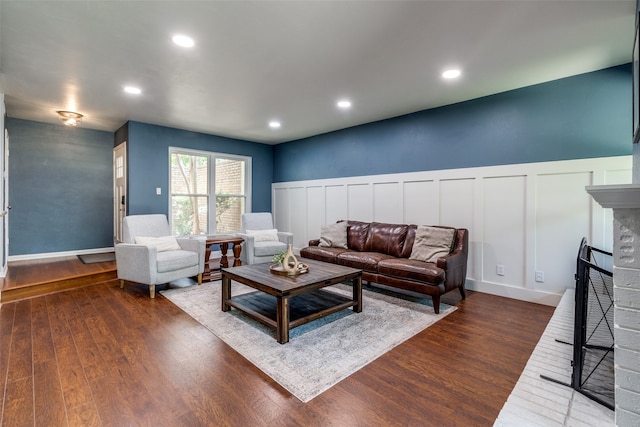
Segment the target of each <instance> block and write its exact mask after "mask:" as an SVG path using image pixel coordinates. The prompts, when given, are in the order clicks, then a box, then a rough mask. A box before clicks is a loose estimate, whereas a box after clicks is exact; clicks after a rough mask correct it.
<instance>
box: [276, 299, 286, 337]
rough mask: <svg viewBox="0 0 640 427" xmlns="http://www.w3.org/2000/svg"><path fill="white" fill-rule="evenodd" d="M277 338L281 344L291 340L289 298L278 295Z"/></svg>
mask: <svg viewBox="0 0 640 427" xmlns="http://www.w3.org/2000/svg"><path fill="white" fill-rule="evenodd" d="M277 301H278V304H277V308H276V339H277V340H278V342H279V343H280V344H285V343H288V342H289V298H282V297H277Z"/></svg>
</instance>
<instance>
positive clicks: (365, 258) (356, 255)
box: [336, 250, 393, 273]
mask: <svg viewBox="0 0 640 427" xmlns="http://www.w3.org/2000/svg"><path fill="white" fill-rule="evenodd" d="M390 258H393V257H392V256H390V255H385V254H381V253H378V252H357V251H351V250H348V251H345V252H342V253H341V254H339V255H338V256H337V257H336V263H337V264H340V265H344V266H345V267H352V268H358V269H360V270H366V271H372V272H374V273H375V272H377V271H378V263H379V262H380V261H381V260H385V259H390Z"/></svg>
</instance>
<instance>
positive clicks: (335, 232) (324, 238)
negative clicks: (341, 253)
mask: <svg viewBox="0 0 640 427" xmlns="http://www.w3.org/2000/svg"><path fill="white" fill-rule="evenodd" d="M348 226H349V223H348V222H347V221H342V222H336V223H335V224H330V225H323V226H322V228H321V229H320V243H319V246H324V247H325V248H344V249H347V227H348Z"/></svg>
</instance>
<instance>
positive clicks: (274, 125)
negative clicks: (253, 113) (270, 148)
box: [269, 120, 281, 129]
mask: <svg viewBox="0 0 640 427" xmlns="http://www.w3.org/2000/svg"><path fill="white" fill-rule="evenodd" d="M280 126H281V125H280V122H278V121H275V120H272V121H270V122H269V127H270V128H271V129H278V128H279V127H280Z"/></svg>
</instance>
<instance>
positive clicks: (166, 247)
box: [136, 236, 182, 252]
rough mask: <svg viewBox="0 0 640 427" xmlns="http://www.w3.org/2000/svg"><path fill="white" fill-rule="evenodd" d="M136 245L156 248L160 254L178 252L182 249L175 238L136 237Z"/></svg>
mask: <svg viewBox="0 0 640 427" xmlns="http://www.w3.org/2000/svg"><path fill="white" fill-rule="evenodd" d="M136 243H137V244H139V245H147V246H155V247H156V248H158V252H166V251H177V250H180V249H182V248H181V247H180V244H178V241H177V240H176V238H175V237H173V236H162V237H142V236H136Z"/></svg>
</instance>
